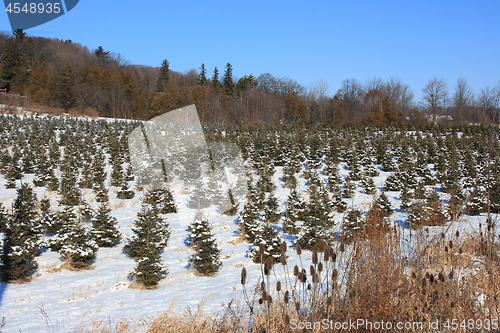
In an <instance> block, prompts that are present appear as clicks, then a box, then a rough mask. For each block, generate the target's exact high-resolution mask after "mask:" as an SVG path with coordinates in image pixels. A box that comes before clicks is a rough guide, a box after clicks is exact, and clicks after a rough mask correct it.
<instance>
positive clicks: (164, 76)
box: [156, 59, 170, 93]
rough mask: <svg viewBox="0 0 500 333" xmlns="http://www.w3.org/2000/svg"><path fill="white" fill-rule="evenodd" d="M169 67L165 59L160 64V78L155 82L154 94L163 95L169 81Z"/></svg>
mask: <svg viewBox="0 0 500 333" xmlns="http://www.w3.org/2000/svg"><path fill="white" fill-rule="evenodd" d="M169 66H170V64H169V63H168V61H167V59H164V60H163V61H162V63H161V67H160V76H159V77H158V81H157V82H156V92H158V93H163V92H165V90H166V89H167V84H168V81H169V79H170V75H169V71H170V69H169Z"/></svg>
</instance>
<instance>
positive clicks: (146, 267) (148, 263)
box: [129, 244, 168, 289]
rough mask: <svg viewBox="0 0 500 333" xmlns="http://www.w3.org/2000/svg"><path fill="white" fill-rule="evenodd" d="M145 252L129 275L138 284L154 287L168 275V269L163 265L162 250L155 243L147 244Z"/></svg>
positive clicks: (149, 287)
mask: <svg viewBox="0 0 500 333" xmlns="http://www.w3.org/2000/svg"><path fill="white" fill-rule="evenodd" d="M143 252H144V253H145V254H146V255H145V256H144V257H140V258H138V260H137V266H136V267H135V268H134V271H133V272H131V273H130V274H129V277H130V278H133V279H135V281H137V283H138V284H140V285H143V286H144V287H146V288H148V289H153V288H156V286H157V285H158V282H160V280H161V279H162V278H164V277H165V276H167V274H168V270H167V269H166V268H165V267H164V266H163V265H162V262H161V258H160V252H159V251H158V249H157V248H156V247H155V246H154V244H149V245H148V246H146V247H145V248H144V251H143Z"/></svg>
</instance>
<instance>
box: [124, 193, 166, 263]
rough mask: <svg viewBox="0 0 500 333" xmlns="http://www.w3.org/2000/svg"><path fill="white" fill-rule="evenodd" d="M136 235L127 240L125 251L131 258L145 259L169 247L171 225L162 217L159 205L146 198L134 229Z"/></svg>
mask: <svg viewBox="0 0 500 333" xmlns="http://www.w3.org/2000/svg"><path fill="white" fill-rule="evenodd" d="M132 231H133V233H134V235H133V236H132V238H129V239H127V241H126V244H125V246H124V247H123V251H124V252H126V253H127V255H128V256H129V257H131V258H136V259H140V258H144V257H147V256H148V253H150V252H151V251H156V252H157V253H158V254H159V253H160V252H161V251H162V250H163V249H164V248H165V247H166V246H167V244H168V240H169V238H170V233H171V232H170V229H169V224H168V222H167V221H166V220H164V219H163V218H162V217H161V216H160V210H159V208H158V206H157V205H155V204H151V203H150V201H148V199H147V194H146V197H145V198H144V200H143V202H142V205H141V211H140V212H139V213H137V219H136V220H135V222H134V226H133V227H132Z"/></svg>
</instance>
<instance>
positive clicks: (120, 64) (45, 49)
mask: <svg viewBox="0 0 500 333" xmlns="http://www.w3.org/2000/svg"><path fill="white" fill-rule="evenodd" d="M0 54H1V56H0V87H2V88H6V89H7V91H8V92H9V93H12V94H18V95H23V96H26V98H27V100H28V103H36V104H39V105H41V106H49V107H55V108H60V109H64V110H76V111H77V112H78V113H80V114H88V115H94V116H101V117H116V118H128V119H151V118H153V117H155V116H157V115H159V114H162V113H165V112H167V111H170V110H173V109H176V108H178V107H182V106H186V105H189V104H193V103H194V104H196V106H197V109H198V112H199V116H200V119H201V121H202V122H203V123H216V124H232V123H240V124H254V125H263V124H271V125H280V124H283V123H287V124H292V125H298V126H304V125H307V126H316V125H320V124H325V125H333V126H343V125H373V126H382V125H391V124H399V123H403V122H411V123H412V124H413V125H423V124H425V123H428V122H434V123H436V122H448V123H453V124H462V123H482V124H496V123H498V122H499V113H500V85H499V86H497V87H493V88H491V87H486V88H484V89H481V91H480V92H479V93H477V94H475V93H474V92H473V91H472V89H471V87H470V85H469V84H468V82H467V81H466V80H465V79H464V78H459V79H458V81H457V84H456V86H455V89H454V92H453V93H451V92H450V90H449V88H448V85H447V83H446V82H445V81H444V80H441V79H437V78H432V79H431V80H429V82H428V83H427V85H426V86H425V87H423V88H422V92H423V98H422V101H420V102H417V101H415V100H414V93H413V91H412V89H411V87H410V86H409V85H407V84H405V83H404V82H402V81H401V80H400V79H398V78H393V79H390V80H387V81H383V80H382V79H379V78H374V79H372V80H369V81H368V82H367V83H366V84H361V83H360V82H358V81H357V80H355V79H346V80H344V81H343V82H342V85H341V89H339V90H338V91H337V93H336V94H335V95H334V96H329V95H328V90H329V86H328V84H327V83H326V82H324V81H319V82H317V83H316V84H314V85H312V86H310V87H308V88H306V87H304V86H302V85H300V84H299V83H298V82H296V81H295V80H293V79H290V78H279V77H275V76H273V75H271V74H269V73H265V74H261V75H260V76H258V77H255V76H253V75H252V74H248V75H245V76H243V77H241V78H235V77H234V76H233V68H232V65H231V64H230V63H228V64H226V66H225V68H224V69H223V71H222V69H221V71H219V69H218V68H217V67H216V68H214V69H213V72H212V73H211V74H210V73H208V71H207V69H206V68H205V65H204V64H202V65H201V66H200V68H199V70H196V69H191V70H189V71H188V72H186V73H179V72H176V71H172V70H170V68H169V67H170V64H169V62H168V61H167V60H164V61H163V62H162V64H161V66H160V67H148V66H137V65H130V64H128V63H127V62H126V61H124V60H123V59H122V58H121V56H120V55H119V54H115V53H111V52H109V51H105V50H104V49H103V48H102V47H101V46H99V47H97V48H96V49H95V50H92V51H91V50H89V49H88V48H87V47H84V46H82V45H80V44H77V43H73V42H72V41H70V40H67V41H62V40H57V39H48V38H41V37H28V36H27V35H26V34H25V33H24V32H23V31H22V30H19V31H16V32H15V33H14V35H13V36H10V35H9V34H7V33H0Z"/></svg>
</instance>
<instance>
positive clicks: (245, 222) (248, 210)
mask: <svg viewBox="0 0 500 333" xmlns="http://www.w3.org/2000/svg"><path fill="white" fill-rule="evenodd" d="M238 220H239V226H238V227H239V229H240V233H242V234H243V235H244V236H245V238H246V240H247V241H248V242H250V243H253V242H254V240H255V236H256V233H257V231H258V225H259V222H260V216H259V208H258V207H257V205H256V204H255V199H254V198H253V196H250V198H249V199H248V202H247V203H246V204H245V206H244V207H243V212H242V213H241V214H240V216H239V218H238Z"/></svg>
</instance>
